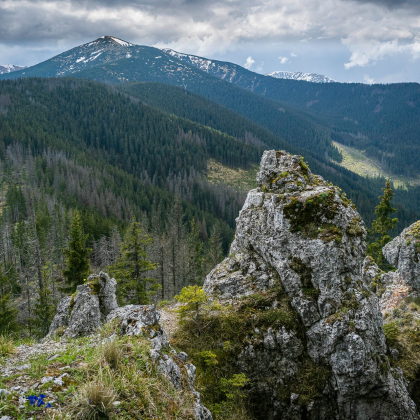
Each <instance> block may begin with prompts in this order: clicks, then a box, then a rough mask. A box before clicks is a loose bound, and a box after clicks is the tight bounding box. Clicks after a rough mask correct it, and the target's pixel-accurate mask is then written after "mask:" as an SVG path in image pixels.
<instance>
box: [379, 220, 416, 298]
mask: <svg viewBox="0 0 420 420" xmlns="http://www.w3.org/2000/svg"><path fill="white" fill-rule="evenodd" d="M382 253H383V254H384V256H385V258H386V259H387V260H388V261H389V263H391V264H392V265H393V266H394V267H396V268H397V269H398V271H399V273H400V274H401V276H402V277H403V279H404V281H405V283H406V284H407V285H408V286H411V287H412V288H413V290H415V291H418V292H420V261H419V254H420V221H418V222H416V223H413V224H412V225H411V226H409V227H408V228H406V229H404V230H403V232H402V233H401V234H400V235H399V236H397V237H396V238H395V239H393V240H392V241H391V242H389V243H388V244H386V245H385V247H384V248H383V250H382Z"/></svg>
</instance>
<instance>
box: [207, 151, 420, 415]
mask: <svg viewBox="0 0 420 420" xmlns="http://www.w3.org/2000/svg"><path fill="white" fill-rule="evenodd" d="M257 184H258V188H257V189H254V190H251V191H250V192H249V193H248V196H247V199H246V202H245V204H244V206H243V208H242V210H241V212H240V214H239V217H238V218H237V220H236V224H237V229H236V233H235V239H234V241H233V243H232V246H231V249H230V256H229V258H227V259H225V260H224V261H223V262H222V263H221V264H219V265H218V266H217V267H215V269H213V270H212V272H211V273H210V274H209V275H208V276H207V278H206V280H205V284H204V287H205V290H206V291H207V292H208V293H209V294H210V295H211V296H213V297H214V298H218V299H220V300H221V301H230V300H234V299H238V298H240V297H242V296H245V295H249V294H253V293H256V292H259V291H260V292H261V291H265V290H267V289H269V288H270V287H272V285H273V284H274V282H275V281H276V279H279V281H280V283H281V286H282V287H283V288H284V290H285V292H286V294H287V296H288V299H289V300H290V303H291V305H292V307H293V308H294V310H295V311H296V312H297V314H298V315H299V317H300V320H301V323H302V328H303V329H304V330H305V341H304V342H302V341H301V339H298V338H296V337H294V336H293V335H292V334H291V333H292V332H291V331H287V330H281V331H273V330H270V329H269V330H268V331H266V332H261V334H256V333H255V335H253V336H249V337H248V339H247V344H246V345H245V343H244V350H243V352H242V353H241V355H240V356H239V358H238V364H239V366H241V368H242V369H243V371H245V372H246V373H247V375H250V376H251V380H252V382H253V384H256V385H255V387H259V388H260V389H259V390H257V393H259V394H263V395H265V398H266V401H267V400H268V401H270V404H271V407H272V409H271V411H270V412H269V413H268V415H267V418H273V419H274V418H282V419H284V420H286V419H301V418H310V419H319V420H320V419H325V418H339V419H340V420H344V419H349V420H350V419H351V420H365V419H373V418H375V419H397V418H404V419H407V420H409V419H417V418H418V415H417V412H416V407H415V405H414V403H413V401H412V400H411V399H410V397H409V396H408V393H407V389H406V386H405V382H404V380H403V379H401V380H396V379H394V377H393V376H392V374H391V369H389V360H388V357H387V349H386V344H385V337H384V333H383V330H382V315H381V312H380V307H379V301H378V298H377V296H376V295H375V294H374V293H373V292H372V291H371V289H370V287H368V286H369V283H370V277H372V278H373V277H374V276H375V273H373V271H374V270H373V271H372V272H371V273H369V272H367V273H364V271H363V261H364V254H365V249H366V244H365V236H366V229H365V226H364V223H363V221H362V220H361V218H360V216H359V214H358V213H357V211H356V210H355V209H354V206H353V205H352V204H351V203H350V202H349V200H347V199H346V198H345V196H343V195H342V194H341V192H340V190H339V189H338V188H336V187H333V186H331V185H329V184H328V183H326V182H325V181H324V180H323V179H322V178H321V177H319V176H315V175H312V173H311V172H310V170H309V168H308V167H307V166H306V165H305V164H304V163H303V161H302V159H301V157H300V156H291V155H289V154H287V153H286V152H275V151H274V150H271V151H266V152H264V155H263V158H262V161H261V168H260V171H259V172H258V175H257ZM365 271H366V267H365ZM367 271H369V270H367ZM275 305H276V303H275V302H273V307H274V306H275ZM261 335H262V337H261ZM302 349H306V350H305V354H307V355H308V356H309V357H310V359H311V360H312V362H315V363H316V364H319V365H322V366H326V367H328V369H330V371H331V376H330V379H329V382H328V385H327V387H326V389H325V390H324V395H325V400H322V399H319V400H317V401H314V402H313V403H310V404H309V405H307V406H306V407H301V406H300V405H299V403H298V401H299V398H298V397H296V398H295V399H293V398H291V399H290V401H289V402H286V401H284V400H279V399H278V398H277V396H276V390H277V389H278V386H280V385H281V384H282V382H285V383H287V381H288V380H290V378H292V377H294V376H295V375H296V373H297V371H298V369H300V366H301V362H300V360H299V357H300V353H301V352H302ZM305 357H306V356H305ZM384 366H385V367H386V368H384ZM274 372H275V373H274ZM273 375H274V377H273ZM264 378H265V379H266V385H264ZM255 387H254V388H255ZM305 413H306V414H305ZM305 416H309V417H305Z"/></svg>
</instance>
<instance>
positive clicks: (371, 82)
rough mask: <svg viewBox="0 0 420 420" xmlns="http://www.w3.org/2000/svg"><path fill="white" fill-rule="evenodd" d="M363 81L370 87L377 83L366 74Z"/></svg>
mask: <svg viewBox="0 0 420 420" xmlns="http://www.w3.org/2000/svg"><path fill="white" fill-rule="evenodd" d="M363 80H364V81H365V83H367V84H368V85H373V84H374V83H375V79H374V78H373V77H369V75H367V74H365V76H364V78H363Z"/></svg>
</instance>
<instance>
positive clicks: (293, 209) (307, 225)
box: [283, 189, 342, 242]
mask: <svg viewBox="0 0 420 420" xmlns="http://www.w3.org/2000/svg"><path fill="white" fill-rule="evenodd" d="M334 196H335V191H334V189H331V190H330V191H329V192H328V193H321V194H319V195H316V196H315V197H310V198H308V199H307V200H306V201H305V202H304V203H301V202H300V201H299V200H298V199H297V198H296V197H290V203H289V204H287V205H285V206H284V209H283V212H284V215H285V217H287V218H288V219H289V220H290V224H291V228H290V229H291V231H292V232H302V233H303V234H304V235H305V236H307V237H309V238H312V239H315V238H317V237H318V235H320V239H322V240H323V241H325V242H329V241H331V240H337V241H341V237H342V232H341V231H340V229H339V228H337V226H334V225H332V224H326V223H325V222H324V219H325V218H326V219H329V220H331V219H333V218H334V216H335V214H336V213H337V207H338V206H337V204H336V203H335V202H334Z"/></svg>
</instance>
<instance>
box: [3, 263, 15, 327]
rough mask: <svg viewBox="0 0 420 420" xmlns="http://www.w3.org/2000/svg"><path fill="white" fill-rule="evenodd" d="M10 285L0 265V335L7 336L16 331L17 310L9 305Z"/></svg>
mask: <svg viewBox="0 0 420 420" xmlns="http://www.w3.org/2000/svg"><path fill="white" fill-rule="evenodd" d="M10 291H11V285H10V282H9V279H8V277H7V274H6V273H4V271H3V264H0V334H8V333H10V332H13V331H15V330H16V329H17V326H18V325H17V322H16V316H17V313H18V311H17V309H15V308H13V307H11V305H10Z"/></svg>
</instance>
